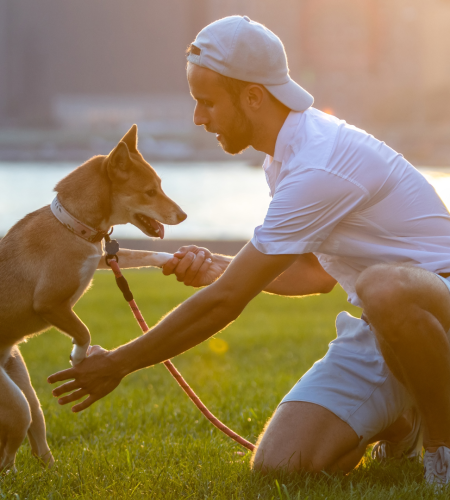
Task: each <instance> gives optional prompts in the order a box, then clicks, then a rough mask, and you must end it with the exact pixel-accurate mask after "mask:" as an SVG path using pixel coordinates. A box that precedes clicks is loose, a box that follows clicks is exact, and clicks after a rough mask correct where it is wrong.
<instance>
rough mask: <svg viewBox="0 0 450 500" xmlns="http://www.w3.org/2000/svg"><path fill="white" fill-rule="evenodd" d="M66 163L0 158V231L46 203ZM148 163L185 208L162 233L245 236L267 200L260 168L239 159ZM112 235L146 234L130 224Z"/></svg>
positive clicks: (191, 236) (198, 237) (67, 169)
mask: <svg viewBox="0 0 450 500" xmlns="http://www.w3.org/2000/svg"><path fill="white" fill-rule="evenodd" d="M76 166H77V165H76V164H72V163H53V164H45V163H6V162H0V235H4V234H5V233H6V231H7V230H8V229H9V228H10V227H11V226H12V225H13V224H15V223H16V222H17V221H18V220H20V219H21V218H22V217H23V216H24V215H26V214H27V213H29V212H32V211H34V210H36V209H38V208H40V207H42V206H44V205H48V204H49V203H51V201H52V199H53V198H54V196H55V193H54V192H53V187H54V186H55V184H56V183H57V182H58V181H59V180H60V179H62V178H63V177H64V176H65V175H67V174H68V173H69V172H70V171H71V170H73V169H74V168H75V167H76ZM152 166H153V167H154V168H155V170H156V171H157V172H158V175H159V176H160V177H161V179H162V188H163V189H164V191H165V193H166V194H167V195H168V196H169V197H170V198H172V199H173V200H174V201H175V202H176V203H177V204H178V205H180V206H181V208H182V209H183V210H184V211H185V212H186V213H187V214H188V218H187V219H186V221H185V222H183V223H182V224H179V225H178V226H165V234H166V238H171V239H192V240H202V239H206V240H220V239H224V240H248V239H250V238H251V236H252V234H253V229H254V228H255V226H257V225H258V224H261V223H262V221H263V219H264V215H265V213H266V210H267V206H268V204H269V202H270V198H269V188H268V187H267V184H266V180H265V176H264V172H263V170H262V169H260V168H255V167H249V166H248V165H246V164H244V163H236V162H223V163H214V164H213V165H211V164H209V163H176V164H168V163H164V164H162V163H161V164H158V163H153V164H152ZM114 236H120V237H122V238H147V236H145V235H144V234H143V233H142V232H141V231H140V230H139V229H137V228H135V227H134V226H132V225H131V224H127V225H126V226H117V227H116V228H115V229H114Z"/></svg>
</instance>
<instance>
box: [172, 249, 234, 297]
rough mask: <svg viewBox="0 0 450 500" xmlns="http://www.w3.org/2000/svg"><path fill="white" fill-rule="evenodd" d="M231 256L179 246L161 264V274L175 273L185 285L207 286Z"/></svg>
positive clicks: (225, 265)
mask: <svg viewBox="0 0 450 500" xmlns="http://www.w3.org/2000/svg"><path fill="white" fill-rule="evenodd" d="M231 260H232V257H226V256H224V255H217V254H212V253H211V252H210V251H209V250H208V249H207V248H202V247H197V246H195V245H189V246H185V247H181V248H180V249H179V250H178V252H176V253H175V254H174V256H173V258H172V259H170V260H169V261H168V262H166V264H164V266H163V268H162V269H163V274H165V275H166V276H168V275H169V274H175V276H176V277H177V280H178V281H181V282H183V283H184V284H185V285H186V286H193V287H200V286H207V285H210V284H211V283H213V282H214V281H216V279H217V278H219V276H221V275H222V273H223V272H224V271H225V269H226V268H227V267H228V264H229V263H230V262H231Z"/></svg>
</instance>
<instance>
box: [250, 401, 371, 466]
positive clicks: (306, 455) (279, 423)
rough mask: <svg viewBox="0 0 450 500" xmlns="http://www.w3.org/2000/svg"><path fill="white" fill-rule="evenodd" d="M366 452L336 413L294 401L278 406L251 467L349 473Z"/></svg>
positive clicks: (354, 434) (261, 439)
mask: <svg viewBox="0 0 450 500" xmlns="http://www.w3.org/2000/svg"><path fill="white" fill-rule="evenodd" d="M364 448H365V447H364ZM364 451H365V450H364V449H361V447H360V446H359V439H358V436H357V435H356V433H355V431H354V430H353V429H352V428H351V427H350V426H349V425H348V424H347V423H345V422H344V421H342V420H341V419H340V418H339V417H337V416H336V415H335V414H334V413H332V412H331V411H329V410H327V409H325V408H323V407H322V406H319V405H316V404H312V403H304V402H297V401H292V402H287V403H283V404H282V405H281V406H279V408H278V409H277V410H276V412H275V413H274V415H273V417H272V419H271V420H270V421H269V423H268V425H267V427H266V429H265V430H264V432H263V434H262V435H261V436H260V438H259V440H258V443H257V448H256V451H255V452H254V455H253V458H252V467H253V468H254V469H257V470H262V471H263V472H268V471H271V470H276V469H285V470H288V471H292V472H294V471H300V470H307V471H310V472H320V471H322V470H328V471H330V472H332V471H335V470H343V471H344V472H349V471H350V470H352V469H353V468H354V467H356V465H357V464H358V462H359V461H360V460H361V457H362V456H363V455H364ZM344 457H345V459H344ZM343 459H344V460H343Z"/></svg>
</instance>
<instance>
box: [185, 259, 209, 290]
mask: <svg viewBox="0 0 450 500" xmlns="http://www.w3.org/2000/svg"><path fill="white" fill-rule="evenodd" d="M211 264H212V260H211V259H205V260H204V262H203V264H202V265H201V267H200V269H199V270H198V272H197V274H196V276H195V278H194V279H193V280H192V283H190V285H191V286H194V287H197V286H204V285H209V284H210V283H209V282H208V281H209V280H207V279H206V273H207V272H208V269H209V268H210V267H211Z"/></svg>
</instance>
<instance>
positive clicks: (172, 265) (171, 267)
mask: <svg viewBox="0 0 450 500" xmlns="http://www.w3.org/2000/svg"><path fill="white" fill-rule="evenodd" d="M179 262H180V259H178V258H177V257H173V258H172V259H170V260H168V261H167V262H166V263H165V264H164V265H163V266H162V271H163V274H164V275H165V276H169V274H173V272H174V271H175V269H176V267H177V266H178V264H179Z"/></svg>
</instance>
